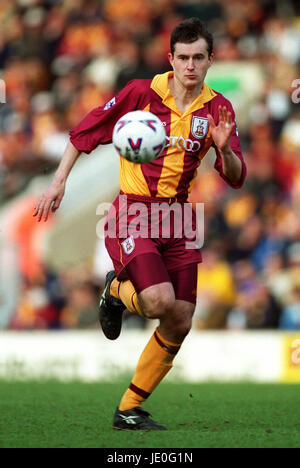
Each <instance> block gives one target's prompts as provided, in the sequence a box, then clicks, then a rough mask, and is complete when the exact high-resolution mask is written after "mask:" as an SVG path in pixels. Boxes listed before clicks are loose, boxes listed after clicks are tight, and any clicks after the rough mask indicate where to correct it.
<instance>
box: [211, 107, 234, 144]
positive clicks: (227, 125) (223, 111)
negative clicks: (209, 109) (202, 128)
mask: <svg viewBox="0 0 300 468" xmlns="http://www.w3.org/2000/svg"><path fill="white" fill-rule="evenodd" d="M207 118H208V122H209V125H210V129H211V136H212V138H213V140H214V143H215V145H216V147H217V148H218V149H219V150H220V151H224V149H226V148H227V147H228V146H229V141H230V136H231V134H232V131H233V128H234V122H232V116H231V112H229V111H227V108H226V107H225V106H224V107H222V106H219V123H218V125H216V124H215V121H214V119H213V117H212V115H210V114H208V115H207Z"/></svg>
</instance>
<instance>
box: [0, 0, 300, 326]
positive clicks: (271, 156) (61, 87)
mask: <svg viewBox="0 0 300 468" xmlns="http://www.w3.org/2000/svg"><path fill="white" fill-rule="evenodd" d="M191 16H197V17H199V18H201V19H202V20H204V21H205V22H207V24H208V27H209V29H210V31H211V32H212V33H213V35H214V38H215V48H214V52H215V56H216V61H220V62H221V61H230V62H239V61H240V62H245V61H251V62H255V63H258V64H259V66H260V67H261V68H262V70H263V74H264V77H265V87H264V91H263V94H262V96H261V97H260V99H259V100H258V101H257V102H253V103H252V105H251V107H250V108H249V116H248V125H247V129H246V131H242V132H241V134H240V137H241V142H242V147H243V151H244V155H245V159H246V163H247V167H248V177H247V181H246V183H245V186H244V187H243V189H242V190H240V191H234V190H232V189H229V188H228V187H227V186H226V185H225V184H224V182H223V181H222V180H221V178H220V177H219V176H218V174H217V173H215V171H212V170H211V166H207V167H203V168H201V171H200V172H199V175H198V178H197V181H196V184H195V186H194V189H193V193H192V195H191V201H192V202H197V201H205V219H206V226H205V228H206V231H205V246H204V249H203V258H204V261H203V264H202V265H201V266H200V267H199V278H198V304H197V310H196V315H195V321H194V326H195V327H196V328H200V329H214V328H218V329H220V328H227V329H249V328H251V329H254V328H281V329H300V216H299V212H300V157H299V156H300V107H299V101H300V70H299V65H300V5H299V2H297V1H296V0H295V1H292V0H286V1H284V2H281V1H274V0H256V1H253V0H232V1H230V2H228V1H226V0H211V1H210V0H134V1H132V0H2V1H1V3H0V25H1V27H0V73H1V75H0V77H1V79H2V80H3V82H4V83H5V94H6V102H5V103H2V104H0V208H1V206H4V205H5V204H6V203H7V202H8V201H9V200H11V199H12V198H13V197H14V196H16V195H17V194H20V193H22V191H23V190H24V189H25V188H26V186H27V184H28V183H29V182H30V181H31V180H32V178H33V177H34V176H36V175H39V174H47V173H51V172H52V171H53V170H54V169H55V168H56V167H57V164H58V162H59V160H60V158H61V156H62V153H63V150H64V148H65V145H66V142H67V140H68V132H69V130H70V129H71V128H72V127H74V126H75V125H76V124H77V123H78V122H79V121H80V120H81V119H82V117H83V116H84V115H85V114H86V113H87V112H88V111H89V110H91V109H92V108H94V107H95V105H102V104H104V103H106V102H107V101H109V100H110V99H111V98H112V97H113V96H114V94H115V93H116V92H117V91H118V90H120V89H121V88H122V87H123V86H124V85H125V84H126V83H127V82H128V81H129V80H131V79H133V78H151V77H152V76H153V75H155V74H156V73H161V72H164V71H166V70H168V69H169V65H168V62H167V52H168V50H169V35H170V32H171V30H172V29H173V27H174V26H175V25H176V24H177V23H178V22H180V21H181V20H182V19H184V18H187V17H191ZM297 80H298V82H297ZM3 82H2V83H3ZM297 86H298V89H299V91H298V90H297ZM1 102H3V100H1ZM101 286H102V285H101V284H99V283H98V282H97V281H96V280H95V278H94V275H93V272H92V271H91V269H88V268H86V267H85V268H80V267H79V268H77V269H75V270H74V269H71V270H69V271H68V273H65V274H59V275H58V274H57V273H56V272H53V271H50V270H49V268H47V265H44V267H43V270H42V272H40V273H39V275H37V276H30V275H28V276H26V275H25V276H24V280H23V283H22V294H21V295H20V300H19V304H18V307H17V310H16V314H15V316H14V317H13V318H12V321H11V323H10V324H9V327H10V328H14V329H28V328H29V329H31V328H76V327H91V326H96V325H97V302H98V296H99V287H101ZM140 325H141V326H143V323H141V324H140Z"/></svg>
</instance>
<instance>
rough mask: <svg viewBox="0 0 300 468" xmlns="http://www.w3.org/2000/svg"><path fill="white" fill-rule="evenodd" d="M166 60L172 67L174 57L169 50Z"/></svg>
mask: <svg viewBox="0 0 300 468" xmlns="http://www.w3.org/2000/svg"><path fill="white" fill-rule="evenodd" d="M168 60H169V62H170V64H171V66H172V67H173V63H174V57H173V54H171V52H169V53H168Z"/></svg>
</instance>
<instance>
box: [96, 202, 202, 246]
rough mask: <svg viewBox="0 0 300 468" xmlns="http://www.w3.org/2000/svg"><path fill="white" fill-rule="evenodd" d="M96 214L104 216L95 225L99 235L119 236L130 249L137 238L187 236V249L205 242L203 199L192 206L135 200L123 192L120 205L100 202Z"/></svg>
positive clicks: (102, 236) (101, 236)
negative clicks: (117, 206)
mask: <svg viewBox="0 0 300 468" xmlns="http://www.w3.org/2000/svg"><path fill="white" fill-rule="evenodd" d="M96 214H97V215H98V216H101V219H100V221H99V222H98V223H97V227H96V232H97V236H98V238H102V239H103V238H104V237H106V236H108V237H110V238H112V239H116V238H119V239H120V240H121V243H122V241H123V242H124V244H123V243H122V245H123V247H124V248H125V246H127V249H128V252H127V253H129V251H130V250H131V249H133V248H134V239H137V238H142V239H148V238H149V239H159V238H160V239H169V238H171V237H172V238H175V239H185V248H186V249H200V248H201V247H203V245H204V203H196V205H195V209H193V208H192V205H191V204H190V203H188V202H184V203H179V202H176V201H174V202H173V203H168V202H151V203H144V202H142V201H137V202H132V200H130V199H128V197H127V196H126V195H120V196H119V208H118V209H116V207H115V206H114V205H113V204H112V203H100V204H99V205H98V206H97V210H96ZM106 214H107V216H104V215H106ZM126 241H127V244H126Z"/></svg>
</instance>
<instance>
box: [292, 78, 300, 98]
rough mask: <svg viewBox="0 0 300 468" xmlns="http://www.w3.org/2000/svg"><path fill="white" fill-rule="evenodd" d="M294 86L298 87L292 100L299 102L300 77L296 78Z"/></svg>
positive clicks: (293, 93)
mask: <svg viewBox="0 0 300 468" xmlns="http://www.w3.org/2000/svg"><path fill="white" fill-rule="evenodd" d="M291 87H292V88H296V89H295V91H293V92H292V96H291V97H292V102H293V103H294V104H299V102H300V78H298V79H296V80H294V81H293V82H292V86H291Z"/></svg>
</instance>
